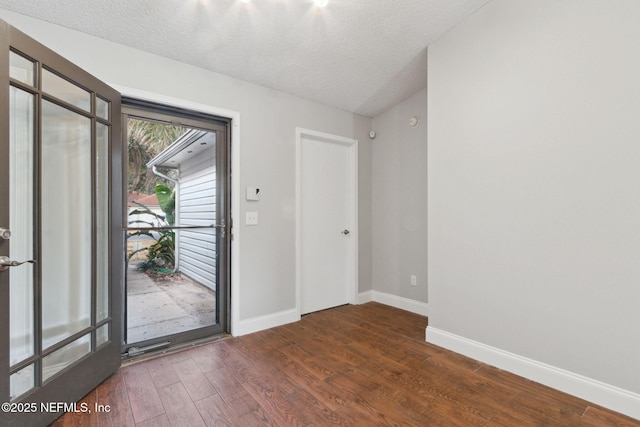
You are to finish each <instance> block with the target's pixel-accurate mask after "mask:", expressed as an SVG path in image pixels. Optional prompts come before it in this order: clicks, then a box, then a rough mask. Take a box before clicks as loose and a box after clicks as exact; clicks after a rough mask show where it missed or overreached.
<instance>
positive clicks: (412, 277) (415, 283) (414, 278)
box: [411, 275, 418, 286]
mask: <svg viewBox="0 0 640 427" xmlns="http://www.w3.org/2000/svg"><path fill="white" fill-rule="evenodd" d="M411 286H418V278H417V277H416V276H414V275H411Z"/></svg>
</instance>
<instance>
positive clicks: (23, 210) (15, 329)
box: [9, 87, 35, 365]
mask: <svg viewBox="0 0 640 427" xmlns="http://www.w3.org/2000/svg"><path fill="white" fill-rule="evenodd" d="M34 100H35V99H34V96H33V95H31V94H30V93H27V92H24V91H22V90H20V89H16V88H14V87H11V89H10V111H11V112H10V118H9V120H10V123H11V125H10V129H9V153H10V157H11V158H10V162H9V163H10V170H9V180H10V185H9V189H10V190H9V209H10V211H9V215H10V218H11V219H10V224H9V225H10V227H9V229H10V230H11V232H12V238H11V246H10V248H11V249H10V250H11V252H10V255H9V258H10V259H12V260H17V261H25V260H29V259H33V147H34V139H33V138H34V126H33V123H34V122H33V114H34ZM33 271H34V268H33V265H32V264H24V265H22V266H20V268H13V269H11V270H10V273H9V274H10V276H9V286H10V291H9V293H10V307H11V308H10V311H11V313H10V317H9V318H10V321H9V325H10V347H11V350H10V353H11V359H10V363H11V365H14V364H16V363H18V362H20V361H22V360H24V359H26V358H27V357H29V356H32V355H33V351H34V348H33V344H34V338H33V322H34V318H33V314H34V313H33Z"/></svg>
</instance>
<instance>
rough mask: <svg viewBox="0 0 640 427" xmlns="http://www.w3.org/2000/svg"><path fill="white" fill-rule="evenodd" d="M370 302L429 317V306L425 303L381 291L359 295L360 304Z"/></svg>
mask: <svg viewBox="0 0 640 427" xmlns="http://www.w3.org/2000/svg"><path fill="white" fill-rule="evenodd" d="M370 301H375V302H379V303H381V304H386V305H390V306H391V307H395V308H400V309H402V310H407V311H410V312H412V313H416V314H421V315H423V316H428V315H429V305H428V304H427V303H424V302H420V301H416V300H412V299H409V298H404V297H399V296H397V295H392V294H387V293H384V292H379V291H366V292H361V293H360V294H359V295H358V304H364V303H366V302H370Z"/></svg>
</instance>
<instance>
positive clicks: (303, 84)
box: [0, 0, 489, 117]
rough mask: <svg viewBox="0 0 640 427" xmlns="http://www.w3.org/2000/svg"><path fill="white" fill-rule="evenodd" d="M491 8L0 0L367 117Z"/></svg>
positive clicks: (418, 80)
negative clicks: (456, 32)
mask: <svg viewBox="0 0 640 427" xmlns="http://www.w3.org/2000/svg"><path fill="white" fill-rule="evenodd" d="M488 1H489V0H329V4H328V5H327V7H325V8H324V9H318V8H316V7H315V6H314V5H313V1H312V0H251V1H250V2H249V3H247V4H245V3H241V2H240V1H239V0H90V1H87V0H55V1H51V0H0V7H1V8H4V9H8V10H11V11H14V12H18V13H22V14H25V15H28V16H32V17H35V18H40V19H43V20H45V21H49V22H52V23H55V24H59V25H63V26H65V27H68V28H72V29H75V30H79V31H82V32H84V33H88V34H92V35H94V36H98V37H102V38H104V39H107V40H111V41H114V42H117V43H121V44H124V45H127V46H131V47H134V48H137V49H141V50H144V51H147V52H151V53H155V54H157V55H161V56H164V57H167V58H171V59H175V60H178V61H182V62H186V63H188V64H192V65H195V66H198V67H202V68H206V69H209V70H212V71H216V72H218V73H222V74H226V75H228V76H231V77H235V78H238V79H241V80H246V81H249V82H253V83H257V84H259V85H262V86H266V87H269V88H272V89H276V90H279V91H283V92H287V93H290V94H293V95H297V96H300V97H302V98H306V99H310V100H314V101H318V102H321V103H323V104H327V105H331V106H334V107H338V108H341V109H344V110H347V111H352V112H355V113H359V114H362V115H365V116H370V117H373V116H375V115H377V114H379V113H381V112H383V111H385V110H387V109H388V108H389V107H391V106H393V105H395V104H396V103H398V102H400V101H402V100H404V99H405V98H407V97H408V96H410V95H413V94H414V93H416V92H417V91H419V90H421V89H423V88H425V87H426V84H427V58H426V47H427V45H429V44H430V43H431V42H433V41H434V40H435V39H437V38H438V37H439V36H440V35H441V34H443V33H444V32H446V31H447V30H449V29H451V28H452V27H454V26H455V25H456V24H458V23H459V22H460V21H462V20H463V19H464V18H465V17H467V16H468V15H470V14H471V13H473V12H474V11H476V10H477V9H479V8H480V7H481V6H483V5H484V4H486V3H487V2H488Z"/></svg>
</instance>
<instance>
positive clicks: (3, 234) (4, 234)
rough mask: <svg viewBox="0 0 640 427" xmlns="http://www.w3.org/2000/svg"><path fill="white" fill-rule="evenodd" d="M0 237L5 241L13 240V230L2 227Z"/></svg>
mask: <svg viewBox="0 0 640 427" xmlns="http://www.w3.org/2000/svg"><path fill="white" fill-rule="evenodd" d="M0 237H1V238H3V239H4V240H9V239H10V238H11V230H9V229H8V228H2V227H0Z"/></svg>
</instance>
